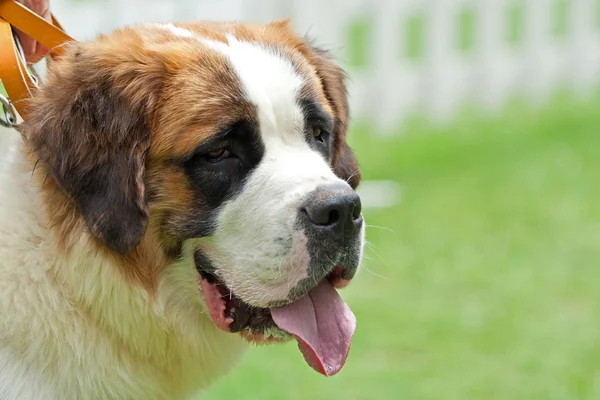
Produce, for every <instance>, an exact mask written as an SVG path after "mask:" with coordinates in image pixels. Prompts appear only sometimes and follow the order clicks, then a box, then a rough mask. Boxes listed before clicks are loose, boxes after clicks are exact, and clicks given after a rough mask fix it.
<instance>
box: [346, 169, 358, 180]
mask: <svg viewBox="0 0 600 400" xmlns="http://www.w3.org/2000/svg"><path fill="white" fill-rule="evenodd" d="M359 173H360V171H359V170H356V171H354V172H353V173H351V174H350V176H349V177H348V178H347V179H346V182H348V183H349V182H350V179H352V178H354V177H355V176H356V175H358V174H359Z"/></svg>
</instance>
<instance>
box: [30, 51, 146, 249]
mask: <svg viewBox="0 0 600 400" xmlns="http://www.w3.org/2000/svg"><path fill="white" fill-rule="evenodd" d="M100 44H102V42H101V43H100ZM86 46H88V47H86ZM73 47H75V48H70V49H69V51H68V52H67V54H66V55H65V57H64V59H63V60H61V61H59V64H57V65H55V66H54V68H52V69H51V71H50V72H49V76H48V83H47V84H46V85H45V86H44V87H43V88H41V89H40V90H39V91H38V92H37V93H36V94H35V95H34V98H33V99H32V103H31V107H30V110H31V114H30V116H29V118H28V120H27V121H26V123H25V124H24V136H25V138H26V142H27V144H28V145H29V146H30V148H31V150H33V152H34V154H35V155H36V156H37V158H38V159H39V161H41V163H43V165H44V166H45V168H46V170H47V173H48V175H49V177H51V178H52V179H53V180H54V181H55V183H56V184H57V185H58V186H59V187H60V188H61V189H62V190H64V192H65V194H66V196H67V197H68V198H69V199H70V200H71V201H72V202H73V203H74V204H75V205H76V206H77V208H78V210H79V212H80V213H81V215H82V217H83V219H84V220H85V222H86V225H87V227H88V229H89V231H90V232H91V233H92V234H93V235H94V236H95V237H96V238H97V239H99V240H100V241H101V242H103V243H104V244H106V245H107V246H108V247H109V248H110V249H112V250H114V251H117V252H119V253H121V254H127V253H129V252H131V251H132V250H133V249H134V248H135V247H136V246H137V244H138V243H139V242H140V240H141V238H142V236H143V235H144V233H145V231H146V227H147V225H148V220H149V211H148V205H147V202H146V188H145V184H144V178H145V157H146V153H147V151H148V148H149V146H150V128H149V124H148V121H149V117H148V108H149V104H148V101H149V100H148V99H152V98H153V97H154V96H153V95H152V94H151V93H149V94H148V95H146V96H145V95H144V94H143V93H144V92H146V93H148V91H151V90H153V88H152V85H153V84H152V81H150V80H149V79H148V77H147V76H145V74H144V73H143V72H144V71H143V70H142V69H140V64H138V63H136V62H132V61H131V60H134V59H135V58H136V57H137V59H138V61H139V59H140V58H141V57H142V55H141V54H135V51H136V49H135V48H129V49H113V50H112V51H113V55H112V56H111V55H110V54H106V52H103V50H106V47H107V46H99V47H100V48H94V44H84V43H81V44H75V45H73ZM108 47H110V46H108ZM138 49H139V47H138ZM123 50H130V51H133V52H134V53H133V54H132V53H130V55H133V56H132V57H130V58H129V64H130V65H128V64H127V63H126V62H124V60H121V61H119V60H115V59H114V58H115V57H118V56H115V55H114V54H119V51H123ZM138 51H139V50H138ZM110 57H112V58H110ZM107 60H111V62H108V61H107Z"/></svg>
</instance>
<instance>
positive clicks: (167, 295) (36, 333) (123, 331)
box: [0, 149, 245, 398]
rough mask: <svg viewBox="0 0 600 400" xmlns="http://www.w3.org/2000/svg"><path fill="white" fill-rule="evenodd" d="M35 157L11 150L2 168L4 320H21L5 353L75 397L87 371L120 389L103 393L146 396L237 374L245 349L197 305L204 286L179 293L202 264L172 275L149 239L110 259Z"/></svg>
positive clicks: (11, 329) (177, 268) (172, 393)
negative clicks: (230, 370)
mask: <svg viewBox="0 0 600 400" xmlns="http://www.w3.org/2000/svg"><path fill="white" fill-rule="evenodd" d="M29 154H30V153H28V151H27V149H24V150H23V151H22V152H19V151H17V150H16V149H13V150H12V151H11V152H10V154H9V155H8V156H7V157H6V158H5V159H4V160H3V161H2V162H1V164H2V165H1V166H0V260H1V261H0V273H1V274H2V276H3V279H2V280H0V293H3V295H2V296H5V297H3V298H0V315H3V318H6V321H8V320H10V321H11V324H10V326H8V327H7V328H6V329H4V330H3V331H1V332H0V353H2V351H3V350H5V349H8V348H10V351H11V354H17V355H18V357H16V358H18V359H19V360H23V361H20V362H23V363H27V362H28V361H26V360H32V361H31V363H35V364H37V367H39V369H40V370H44V371H47V372H46V373H45V374H49V375H50V376H49V377H48V382H56V383H52V384H50V383H48V385H60V386H62V387H64V386H69V385H72V392H71V393H76V390H79V389H77V387H78V385H77V383H76V379H81V374H84V375H85V378H83V379H90V380H92V381H93V380H94V379H96V380H98V382H105V383H103V384H104V385H106V382H110V381H111V379H113V380H114V382H115V385H120V386H119V387H112V388H109V387H106V389H102V390H113V392H111V393H113V394H114V393H117V392H118V391H119V390H123V391H124V393H137V394H138V395H137V396H136V398H154V397H155V396H157V395H158V396H159V397H160V396H163V397H168V398H177V397H178V396H183V395H188V394H190V393H192V392H194V391H196V390H198V389H199V388H201V387H204V386H206V385H208V383H209V382H210V381H212V380H213V379H214V378H215V377H216V376H218V375H219V374H222V373H224V372H225V371H226V370H227V369H228V368H230V367H231V366H232V365H233V364H234V361H235V360H236V359H238V358H239V357H240V356H241V354H243V349H244V348H245V344H244V343H243V342H242V341H241V340H240V339H239V338H238V337H237V335H232V334H226V333H224V332H220V331H218V329H217V328H216V327H215V326H214V324H213V323H212V321H211V320H210V317H209V316H208V315H207V314H202V313H198V312H197V310H198V307H197V305H195V306H196V307H192V305H189V304H188V303H189V301H190V300H189V299H190V296H189V292H190V291H191V290H197V288H183V289H182V288H181V285H179V286H178V282H180V281H181V282H194V275H193V274H196V271H195V268H194V267H193V265H185V264H186V263H193V259H192V257H191V256H190V257H185V259H186V260H189V261H183V260H182V261H178V262H177V263H172V264H173V265H168V268H166V269H165V265H164V263H166V262H167V261H166V260H165V257H164V255H163V254H162V253H161V252H158V251H156V249H157V248H158V246H156V245H155V243H153V242H152V241H151V240H149V239H147V238H145V239H143V240H142V243H141V244H140V246H139V249H138V250H136V252H135V254H134V255H132V256H130V257H124V256H115V255H114V254H110V253H109V252H108V251H106V250H105V249H103V248H102V247H101V246H100V245H99V244H98V242H97V241H96V240H95V239H94V238H93V237H91V236H90V235H89V234H88V233H87V230H86V227H85V223H84V222H83V221H82V220H81V218H80V217H79V216H78V214H77V209H76V208H75V207H74V206H73V205H72V204H70V202H69V201H68V199H67V198H66V197H65V196H64V195H62V194H61V192H60V190H57V188H56V186H55V184H54V182H53V181H52V180H51V179H50V178H47V177H46V176H45V175H46V173H45V170H44V168H43V166H40V165H38V166H37V167H36V168H35V172H33V173H32V171H33V170H34V165H35V161H34V159H33V158H32V157H31V156H30V155H29ZM153 249H155V250H153ZM136 268H137V269H136ZM128 271H130V272H128ZM139 271H153V272H156V273H155V274H154V275H151V274H146V275H144V274H142V273H140V272H139ZM161 271H162V272H161ZM159 272H161V276H159V274H158V273H159ZM140 276H145V277H146V279H145V280H144V279H141V278H140ZM180 290H181V291H184V292H185V295H179V294H178V291H180ZM186 291H187V292H186ZM191 297H193V296H191ZM196 297H197V301H198V302H200V301H201V300H200V296H199V295H198V296H196ZM182 321H183V323H182ZM13 358H14V357H13ZM33 360H35V361H33ZM39 360H43V362H42V361H39ZM223 360H229V361H228V362H225V363H224V362H223ZM3 362H6V361H5V359H3V358H2V356H1V354H0V366H2V363H3ZM82 363H83V364H82ZM42 364H43V365H42ZM82 365H89V366H92V367H90V369H89V370H84V369H82ZM207 365H209V366H211V367H208V368H207V367H206V366H207ZM212 366H214V368H213V367H212ZM31 367H32V366H31V365H26V366H24V367H23V370H25V369H27V368H31ZM115 367H117V368H115ZM111 370H114V373H115V376H114V377H111V376H108V375H110V372H107V371H111ZM65 371H68V372H65ZM107 374H108V375H107ZM128 374H129V375H128ZM59 377H62V378H59ZM78 377H79V378H78ZM61 379H67V380H71V383H66V382H64V381H63V382H61ZM1 383H2V377H1V376H0V386H1ZM99 384H100V383H99ZM90 387H91V388H92V387H93V386H90ZM58 390H63V389H58ZM0 392H1V391H0ZM49 392H50V391H49ZM150 393H154V395H152V396H151V395H150ZM0 394H1V393H0ZM0 397H1V396H0ZM71 397H78V398H86V396H85V394H82V393H80V394H79V395H77V396H76V395H74V396H71ZM91 397H92V396H91V395H90V397H89V398H91ZM126 397H127V396H126Z"/></svg>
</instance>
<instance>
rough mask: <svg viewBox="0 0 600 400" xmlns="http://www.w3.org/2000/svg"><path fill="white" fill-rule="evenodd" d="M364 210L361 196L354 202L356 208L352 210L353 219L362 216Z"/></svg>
mask: <svg viewBox="0 0 600 400" xmlns="http://www.w3.org/2000/svg"><path fill="white" fill-rule="evenodd" d="M361 212H362V205H361V203H360V198H358V199H357V200H356V202H355V203H354V209H353V210H352V219H354V220H357V219H359V218H360V213H361Z"/></svg>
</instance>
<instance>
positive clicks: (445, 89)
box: [0, 0, 600, 400]
mask: <svg viewBox="0 0 600 400" xmlns="http://www.w3.org/2000/svg"><path fill="white" fill-rule="evenodd" d="M51 5H52V8H53V10H54V12H55V15H56V16H57V17H58V18H59V20H60V21H61V23H62V24H63V26H64V27H65V28H66V30H67V31H68V32H69V33H70V34H72V35H73V36H75V37H76V38H78V39H86V38H91V37H93V36H94V35H95V34H96V33H98V32H106V31H110V30H112V29H113V28H115V27H118V26H122V25H126V24H132V23H138V22H151V21H177V20H185V21H189V20H244V21H255V22H268V21H271V20H274V19H279V18H288V17H289V18H292V22H293V24H294V26H295V27H296V28H297V29H298V31H299V32H300V33H308V34H309V35H310V36H312V37H314V38H315V39H316V42H317V44H319V45H321V46H323V47H325V48H328V49H330V50H331V51H332V52H333V54H334V55H335V56H336V57H337V58H338V60H339V61H340V63H341V64H342V65H343V66H344V68H345V69H346V70H347V72H348V73H349V76H350V96H351V104H352V113H353V121H352V132H351V135H350V142H351V144H352V147H353V148H354V150H355V152H356V153H357V155H358V158H359V160H360V164H361V167H362V171H363V175H364V179H365V181H364V183H363V185H362V187H361V193H362V196H363V198H364V204H365V218H366V221H367V223H368V225H369V227H368V230H367V239H368V246H367V247H368V248H367V250H366V258H365V261H364V265H363V269H362V272H361V273H360V275H359V277H358V278H357V279H356V281H355V282H354V283H353V284H352V285H351V286H350V287H349V288H347V289H345V290H344V291H343V295H344V297H345V299H346V300H347V302H348V303H349V305H350V307H351V308H352V309H353V310H354V312H355V314H356V315H357V318H358V329H357V333H356V335H355V338H354V342H353V347H352V349H351V352H350V356H349V358H348V361H347V363H346V366H345V368H344V369H343V370H342V371H341V372H340V373H339V374H338V375H336V376H334V377H332V378H323V377H322V376H320V375H317V374H316V373H315V372H314V371H313V370H312V369H310V368H309V367H308V366H307V365H306V364H305V363H304V361H303V359H302V356H301V354H300V352H299V351H298V350H297V348H296V345H295V344H293V343H289V344H287V345H281V346H272V347H261V348H255V349H253V350H252V351H250V352H249V354H248V356H247V357H246V358H245V359H244V361H243V362H242V365H240V366H239V367H237V368H236V369H235V370H234V372H233V373H231V374H230V375H228V376H226V377H224V378H223V379H222V380H221V381H220V382H218V383H217V384H216V385H215V386H214V387H212V388H211V390H209V392H208V393H207V394H206V396H205V397H204V398H205V399H209V400H213V399H229V398H232V399H233V398H236V399H407V400H413V399H414V400H417V399H418V400H420V399H432V400H433V399H436V400H437V399H444V400H463V399H503V400H504V399H511V400H512V399H600V204H599V202H600V157H599V155H600V91H598V89H597V88H598V83H599V82H600V1H598V0H514V1H513V0H471V1H468V0H388V1H386V0H370V1H367V0H170V1H169V0H161V1H158V0H144V1H141V0H140V1H127V0H112V1H101V0H96V1H81V0H80V1H75V0H73V1H67V0H51ZM0 133H3V135H0V142H1V140H2V137H4V138H6V137H8V135H4V132H0ZM4 140H6V139H4Z"/></svg>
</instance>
